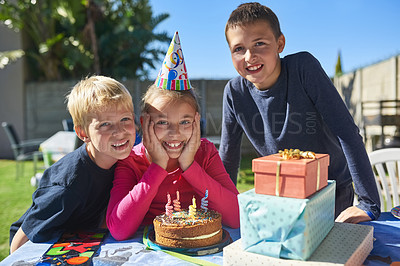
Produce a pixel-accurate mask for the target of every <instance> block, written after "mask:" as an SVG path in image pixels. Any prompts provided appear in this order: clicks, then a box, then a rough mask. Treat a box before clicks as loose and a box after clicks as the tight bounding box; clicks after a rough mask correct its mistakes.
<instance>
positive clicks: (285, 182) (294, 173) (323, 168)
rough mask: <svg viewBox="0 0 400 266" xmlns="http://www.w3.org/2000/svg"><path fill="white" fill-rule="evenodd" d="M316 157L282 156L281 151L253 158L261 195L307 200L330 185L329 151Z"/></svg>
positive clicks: (256, 184) (255, 178) (256, 186)
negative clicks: (292, 157)
mask: <svg viewBox="0 0 400 266" xmlns="http://www.w3.org/2000/svg"><path fill="white" fill-rule="evenodd" d="M315 157H316V159H287V160H285V159H283V158H282V157H281V155H280V154H273V155H268V156H265V157H260V158H257V159H254V160H253V172H254V187H255V192H256V193H258V194H267V195H273V196H280V197H290V198H298V199H305V198H307V197H309V196H310V195H312V194H313V193H315V192H316V191H318V190H320V189H321V188H323V187H325V186H327V185H328V166H329V155H328V154H315Z"/></svg>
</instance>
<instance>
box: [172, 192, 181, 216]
mask: <svg viewBox="0 0 400 266" xmlns="http://www.w3.org/2000/svg"><path fill="white" fill-rule="evenodd" d="M173 203H174V211H176V212H180V211H181V203H180V202H179V191H178V190H177V191H176V199H174V201H173Z"/></svg>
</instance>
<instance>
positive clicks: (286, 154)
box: [275, 149, 321, 196]
mask: <svg viewBox="0 0 400 266" xmlns="http://www.w3.org/2000/svg"><path fill="white" fill-rule="evenodd" d="M279 154H280V155H281V157H282V158H283V160H291V159H294V160H300V159H316V160H317V190H319V183H320V176H321V166H320V163H319V160H318V158H317V156H315V153H314V152H312V151H301V150H299V149H290V150H288V149H284V150H283V151H282V150H279ZM280 173H281V161H277V165H276V184H275V195H276V196H279V191H280V189H279V180H280Z"/></svg>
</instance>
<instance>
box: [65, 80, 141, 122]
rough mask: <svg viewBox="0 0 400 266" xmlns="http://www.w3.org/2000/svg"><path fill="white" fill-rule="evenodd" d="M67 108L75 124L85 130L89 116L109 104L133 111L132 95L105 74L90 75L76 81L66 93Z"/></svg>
mask: <svg viewBox="0 0 400 266" xmlns="http://www.w3.org/2000/svg"><path fill="white" fill-rule="evenodd" d="M66 99H67V101H68V104H67V108H68V111H69V113H70V114H71V116H72V120H73V122H74V125H75V126H80V127H82V128H83V129H85V130H87V127H88V126H89V117H90V115H92V114H95V113H98V112H101V111H102V110H104V108H106V107H109V106H111V105H118V107H121V108H124V109H126V110H131V111H132V113H133V112H134V111H133V103H132V96H131V95H130V93H129V91H128V90H127V89H126V88H125V86H124V85H122V84H121V83H120V82H118V81H116V80H115V79H113V78H109V77H105V76H91V77H86V78H85V79H83V80H81V81H80V82H78V83H77V84H76V85H75V86H74V87H73V88H72V90H71V92H70V93H69V95H67V98H66Z"/></svg>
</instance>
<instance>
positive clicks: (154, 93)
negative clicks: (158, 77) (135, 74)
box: [142, 84, 200, 113]
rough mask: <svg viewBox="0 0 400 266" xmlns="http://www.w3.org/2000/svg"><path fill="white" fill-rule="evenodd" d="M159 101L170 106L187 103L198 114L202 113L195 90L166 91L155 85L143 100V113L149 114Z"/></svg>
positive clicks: (149, 89)
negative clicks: (180, 102) (179, 102)
mask: <svg viewBox="0 0 400 266" xmlns="http://www.w3.org/2000/svg"><path fill="white" fill-rule="evenodd" d="M158 101H163V102H168V104H172V105H173V104H175V103H176V102H178V101H182V102H186V103H188V104H189V105H190V106H192V107H193V108H194V109H195V111H196V112H199V113H200V106H199V103H198V101H197V95H196V92H195V90H194V88H192V89H190V90H166V89H162V88H158V87H157V86H156V85H155V84H153V85H151V86H150V87H149V88H148V89H147V91H146V93H145V94H144V96H143V98H142V113H147V112H148V110H149V108H150V107H151V106H152V105H154V104H155V103H156V102H158Z"/></svg>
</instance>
